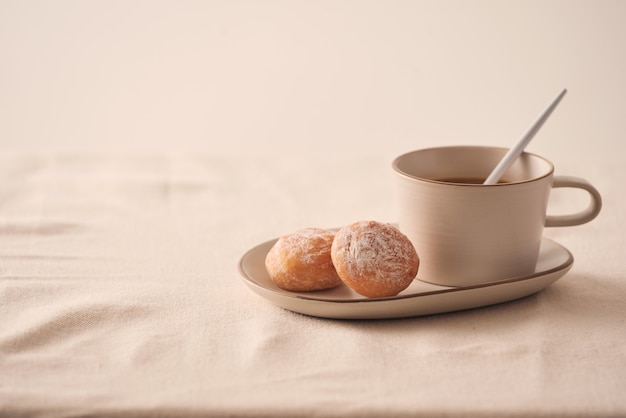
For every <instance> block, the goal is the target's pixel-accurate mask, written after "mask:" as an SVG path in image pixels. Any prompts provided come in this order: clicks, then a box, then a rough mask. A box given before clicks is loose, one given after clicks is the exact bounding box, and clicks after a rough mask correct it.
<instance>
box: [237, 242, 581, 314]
mask: <svg viewBox="0 0 626 418" xmlns="http://www.w3.org/2000/svg"><path fill="white" fill-rule="evenodd" d="M275 242H276V239H273V240H271V241H267V242H264V243H262V244H259V245H257V246H256V247H253V248H251V249H250V250H249V251H247V252H246V253H245V254H244V255H243V256H242V258H241V260H240V261H239V272H240V273H241V275H242V277H243V281H244V283H245V284H246V285H247V286H248V287H249V288H250V289H252V291H253V292H255V293H257V294H258V295H260V296H262V297H264V298H265V299H267V300H269V301H270V302H272V303H273V304H275V305H277V306H280V307H281V308H284V309H288V310H290V311H293V312H298V313H301V314H305V315H311V316H318V317H322V318H335V319H382V318H404V317H411V316H420V315H432V314H438V313H444V312H454V311H460V310H464V309H471V308H478V307H481V306H488V305H493V304H496V303H502V302H507V301H511V300H515V299H519V298H523V297H525V296H528V295H531V294H533V293H536V292H538V291H540V290H542V289H544V288H546V287H547V286H549V285H551V284H552V283H554V282H555V281H557V280H558V279H560V278H561V277H563V276H564V275H565V273H567V272H568V271H569V270H570V269H571V268H572V265H573V263H574V257H573V256H572V254H571V253H570V252H569V251H568V250H567V249H566V248H565V247H563V246H561V245H559V244H557V243H556V242H554V241H552V240H550V239H548V238H544V239H543V240H542V242H541V249H540V252H539V260H538V261H537V267H536V268H535V272H534V273H533V274H529V275H526V276H522V277H515V278H508V279H503V280H498V281H495V282H489V283H486V284H480V285H476V286H468V287H444V286H438V285H435V284H431V283H426V282H422V281H420V280H414V281H413V283H412V284H411V285H410V286H409V287H408V288H407V289H405V290H404V291H402V292H401V293H399V294H398V295H396V296H393V297H387V298H373V299H370V298H366V297H364V296H361V295H359V294H357V293H356V292H354V291H352V290H351V289H349V288H348V287H347V286H345V285H340V286H338V287H336V288H334V289H330V290H324V291H318V292H290V291H287V290H283V289H281V288H279V287H278V286H276V285H275V284H274V282H273V281H272V279H271V278H270V276H269V274H268V273H267V270H266V269H265V256H266V255H267V253H268V252H269V250H270V248H272V246H273V245H274V243H275Z"/></svg>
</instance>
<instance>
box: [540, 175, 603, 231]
mask: <svg viewBox="0 0 626 418" xmlns="http://www.w3.org/2000/svg"><path fill="white" fill-rule="evenodd" d="M552 187H553V188H556V187H573V188H576V189H583V190H585V191H586V192H587V193H589V196H590V197H591V202H590V203H589V206H588V207H587V208H586V209H585V210H583V211H581V212H578V213H574V214H571V215H548V216H546V223H545V226H573V225H581V224H584V223H587V222H589V221H591V220H592V219H593V218H595V217H596V216H598V214H599V213H600V209H601V208H602V197H601V196H600V192H598V190H597V189H596V188H595V187H593V186H592V185H591V184H590V183H589V182H588V181H587V180H584V179H581V178H579V177H572V176H554V183H553V184H552Z"/></svg>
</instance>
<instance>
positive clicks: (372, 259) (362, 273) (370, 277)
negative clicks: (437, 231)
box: [331, 221, 419, 298]
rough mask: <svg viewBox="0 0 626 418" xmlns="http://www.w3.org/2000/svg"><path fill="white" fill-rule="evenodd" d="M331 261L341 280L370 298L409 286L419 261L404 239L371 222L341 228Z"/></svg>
mask: <svg viewBox="0 0 626 418" xmlns="http://www.w3.org/2000/svg"><path fill="white" fill-rule="evenodd" d="M331 258H332V260H333V264H334V265H335V269H336V270H337V274H338V275H339V277H340V278H341V280H342V281H343V282H344V283H345V284H346V285H348V286H349V287H350V288H351V289H353V290H354V291H355V292H357V293H359V294H360V295H363V296H366V297H370V298H377V297H386V296H395V295H397V294H398V293H400V292H401V291H403V290H404V289H406V288H407V287H408V286H409V285H410V284H411V282H412V281H413V279H415V276H416V275H417V270H418V268H419V257H418V256H417V252H416V251H415V247H413V244H412V243H411V241H410V240H409V239H408V238H407V237H406V235H404V234H403V233H402V232H400V231H399V230H398V229H397V228H395V227H393V226H391V225H389V224H383V223H380V222H375V221H360V222H355V223H353V224H350V225H347V226H345V227H343V228H341V229H340V230H339V231H338V232H337V234H336V235H335V239H334V241H333V244H332V246H331Z"/></svg>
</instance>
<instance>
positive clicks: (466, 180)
mask: <svg viewBox="0 0 626 418" xmlns="http://www.w3.org/2000/svg"><path fill="white" fill-rule="evenodd" d="M436 180H437V181H441V182H444V183H457V184H483V183H484V182H485V179H484V178H481V177H445V178H442V179H436ZM506 183H510V181H508V180H505V179H502V180H500V181H498V184H506Z"/></svg>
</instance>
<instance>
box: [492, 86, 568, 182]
mask: <svg viewBox="0 0 626 418" xmlns="http://www.w3.org/2000/svg"><path fill="white" fill-rule="evenodd" d="M565 93H567V89H563V91H562V92H561V93H560V94H559V95H558V96H557V97H556V99H554V100H553V101H552V103H550V106H548V107H547V108H546V110H544V111H543V113H542V114H541V116H539V118H538V119H537V121H535V123H534V124H533V125H532V126H531V127H530V129H528V132H526V133H525V134H524V136H522V137H521V138H520V140H519V141H517V143H516V144H515V145H514V146H513V147H512V148H511V149H509V151H508V152H507V153H506V154H505V155H504V157H502V159H501V160H500V162H499V163H498V165H497V166H496V168H494V169H493V171H492V172H491V174H489V177H487V179H486V180H485V182H484V183H483V184H496V183H497V182H498V180H500V177H502V175H503V174H504V172H505V171H506V170H507V169H508V168H509V167H510V166H511V164H513V162H514V161H515V160H516V159H517V157H519V156H520V154H521V153H522V152H523V151H524V148H526V145H528V143H529V142H530V140H531V139H533V137H534V136H535V134H536V133H537V132H538V131H539V129H541V127H542V126H543V124H544V122H545V121H546V120H548V117H550V115H551V114H552V111H553V110H554V109H555V108H556V106H557V105H558V104H559V102H560V101H561V99H562V98H563V96H565Z"/></svg>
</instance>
